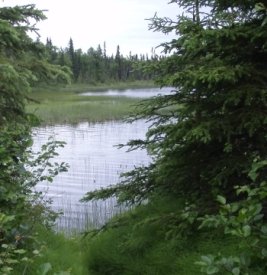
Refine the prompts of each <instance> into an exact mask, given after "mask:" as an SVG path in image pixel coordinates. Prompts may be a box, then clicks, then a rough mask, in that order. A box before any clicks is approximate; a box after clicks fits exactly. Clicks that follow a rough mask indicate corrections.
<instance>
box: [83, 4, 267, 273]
mask: <svg viewBox="0 0 267 275" xmlns="http://www.w3.org/2000/svg"><path fill="white" fill-rule="evenodd" d="M171 3H172V4H174V5H178V6H179V7H180V8H182V9H183V10H184V12H183V13H181V14H180V15H179V16H178V17H177V20H175V21H173V20H172V19H169V18H158V17H157V16H155V17H154V18H153V19H152V21H151V28H152V29H154V30H157V31H163V32H164V33H168V32H171V31H175V32H176V34H177V39H175V40H172V41H171V42H168V43H166V44H164V47H165V51H166V52H168V53H171V56H170V57H168V58H166V59H164V60H161V61H160V62H159V63H157V64H152V65H151V66H149V68H148V70H151V71H153V72H154V73H156V75H157V76H158V77H157V83H158V84H160V85H162V86H172V87H175V88H174V92H173V94H172V95H168V96H162V97H157V98H155V99H153V100H150V101H147V102H144V103H143V104H142V105H141V106H140V111H139V114H138V115H137V116H135V117H134V118H133V119H139V118H145V119H149V120H151V121H153V123H154V124H153V127H152V128H150V130H149V131H148V133H147V138H146V140H143V141H140V140H136V141H131V142H129V145H130V146H131V147H132V148H135V147H141V148H146V149H147V150H148V151H149V153H150V154H151V155H152V157H153V159H154V162H153V163H152V164H151V165H150V166H148V167H141V168H137V169H135V170H133V171H132V172H130V173H127V174H126V175H125V176H126V180H124V181H123V182H122V183H120V184H118V185H116V186H111V187H110V188H108V189H104V190H100V191H95V192H90V193H88V194H87V196H86V198H85V200H90V199H99V198H106V197H109V196H114V195H115V196H117V197H119V199H120V201H123V202H128V203H134V204H136V203H137V204H138V203H142V202H144V201H146V202H147V207H150V205H151V203H155V197H156V198H157V197H158V196H159V195H160V196H167V197H172V198H173V196H175V198H176V201H177V204H179V205H180V206H181V208H180V209H178V210H177V209H176V210H175V208H172V209H170V211H169V212H167V213H160V212H158V215H157V216H156V217H155V216H153V217H150V216H148V217H146V218H145V219H143V220H142V221H139V222H137V223H136V227H137V228H139V227H141V226H144V224H146V223H147V224H150V226H151V223H152V224H153V223H154V224H155V223H156V222H157V223H158V227H157V226H156V228H154V230H152V231H153V233H152V232H150V233H151V234H154V235H155V232H156V231H157V230H160V231H162V232H164V233H163V235H162V236H161V238H164V236H165V238H168V237H169V236H170V235H171V236H172V238H171V240H169V241H171V242H172V244H173V247H172V252H173V253H174V254H175V253H176V255H177V257H178V254H177V250H178V249H179V241H180V240H181V238H182V239H185V238H186V237H189V236H190V234H192V231H193V232H194V231H197V230H210V228H211V229H213V231H212V230H211V231H210V232H213V234H215V233H214V232H220V233H221V234H225V238H227V236H228V235H229V236H235V237H236V240H238V242H239V244H240V251H239V252H237V251H236V252H235V253H232V254H231V255H229V254H228V255H227V254H224V252H223V251H222V250H221V249H220V248H219V247H218V249H217V252H218V253H219V252H220V251H221V253H219V254H218V253H217V252H215V253H213V255H203V257H202V258H200V259H199V261H198V264H199V265H200V267H201V271H202V272H206V273H207V274H215V273H220V274H228V273H229V274H264V273H266V270H267V266H266V256H267V253H266V251H267V250H266V234H267V230H266V228H267V227H266V209H265V207H266V196H267V193H266V182H265V180H266V179H265V177H266V153H267V151H266V148H267V146H266V110H267V105H266V96H267V93H266V83H267V74H266V58H267V51H266V38H267V37H266V36H267V32H266V8H265V4H264V3H258V2H257V1H221V0H213V1H205V0H203V1H199V0H184V1H177V0H172V1H171ZM123 222H125V223H127V219H126V218H125V219H124V221H123V220H122V221H121V224H122V225H123V224H124V223H123ZM119 224H120V223H119ZM160 225H161V226H160ZM116 226H117V225H116ZM147 228H149V225H148V227H147ZM107 231H109V232H110V233H104V234H102V237H101V234H100V235H99V246H97V249H100V248H101V246H102V243H101V241H103V242H104V238H105V234H113V233H112V232H114V234H116V233H115V232H116V231H117V229H116V228H114V229H108V230H107ZM194 234H195V235H197V234H198V233H197V232H196V233H194ZM155 236H156V235H155ZM139 238H140V236H138V235H135V234H132V235H131V234H130V235H129V236H127V237H121V238H120V240H118V242H117V243H116V247H117V249H118V248H119V247H120V248H121V247H124V248H125V250H124V255H125V254H127V253H136V254H135V255H136V257H135V258H134V259H135V260H136V261H137V262H138V263H139V262H140V261H139V257H140V254H139V253H142V252H141V251H140V246H141V245H142V244H140V243H139V242H138V240H139ZM156 238H158V237H156ZM158 239H159V238H158ZM129 242H130V244H129ZM114 243H115V242H114ZM103 245H104V244H103ZM114 245H115V244H114ZM187 245H188V244H187ZM166 247H167V245H166ZM112 249H113V248H112ZM131 249H133V251H130V250H131ZM146 250H147V251H146V253H147V252H149V251H150V252H151V251H154V250H153V247H150V245H149V244H148V245H147V247H146ZM175 251H176V252H175ZM94 253H97V251H96V250H95V251H94ZM203 253H204V254H205V251H204V250H203ZM131 255H132V254H131ZM101 260H103V258H101V257H99V258H98V259H96V262H91V264H90V266H89V269H90V270H92V271H94V272H96V273H95V274H100V273H101V272H102V274H105V272H106V274H108V272H107V270H108V268H109V267H110V268H111V270H112V274H116V272H117V273H120V268H121V266H120V265H117V266H114V265H113V264H112V263H110V265H109V264H107V267H106V269H105V270H106V271H103V270H101V272H99V269H97V268H96V266H97V263H98V264H99V265H100V262H101ZM157 272H158V273H159V274H163V273H164V272H163V271H161V270H160V268H159V269H158V270H157ZM157 272H156V271H155V273H157ZM122 273H123V272H122ZM124 273H125V274H134V273H131V272H130V271H129V272H128V273H127V272H124ZM167 273H168V272H167ZM93 274H94V273H93ZM169 274H179V271H176V272H175V271H173V272H170V273H169Z"/></svg>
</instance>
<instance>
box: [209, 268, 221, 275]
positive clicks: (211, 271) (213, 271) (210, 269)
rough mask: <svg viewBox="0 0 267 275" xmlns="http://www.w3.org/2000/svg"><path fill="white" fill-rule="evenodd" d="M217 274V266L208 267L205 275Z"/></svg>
mask: <svg viewBox="0 0 267 275" xmlns="http://www.w3.org/2000/svg"><path fill="white" fill-rule="evenodd" d="M218 272H219V268H218V267H217V266H209V267H208V268H207V274H216V273H218Z"/></svg>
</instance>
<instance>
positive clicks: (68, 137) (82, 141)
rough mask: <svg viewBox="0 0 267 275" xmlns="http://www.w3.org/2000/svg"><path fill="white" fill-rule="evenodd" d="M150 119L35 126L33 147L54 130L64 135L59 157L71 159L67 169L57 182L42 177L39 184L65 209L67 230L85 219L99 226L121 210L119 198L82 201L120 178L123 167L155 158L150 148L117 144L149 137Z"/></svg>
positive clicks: (61, 225) (78, 226) (55, 204)
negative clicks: (49, 181) (137, 148)
mask: <svg viewBox="0 0 267 275" xmlns="http://www.w3.org/2000/svg"><path fill="white" fill-rule="evenodd" d="M147 127H148V125H147V124H146V123H145V121H138V122H135V123H133V124H127V123H125V122H105V123H94V124H90V123H87V122H86V123H80V124H78V125H76V126H71V125H56V126H47V127H41V128H37V129H35V130H34V149H35V150H38V149H39V148H40V147H41V145H42V144H44V143H45V142H46V141H47V140H48V138H49V137H50V136H53V137H54V138H55V140H60V141H65V142H66V143H67V144H66V145H65V147H64V148H60V149H59V150H58V153H59V157H57V158H56V159H55V161H57V162H67V163H68V164H69V165H70V168H69V170H68V172H67V173H61V174H60V175H58V176H57V177H56V178H55V180H54V182H53V183H41V184H39V185H38V187H37V190H40V191H43V192H46V193H47V194H46V196H47V197H48V198H51V199H52V200H53V205H52V206H53V209H54V210H59V211H61V210H62V211H63V213H64V214H63V216H61V218H60V219H59V221H58V226H59V228H64V229H65V230H66V229H67V230H72V229H82V228H84V226H85V225H86V224H89V225H91V224H92V225H93V226H99V225H101V224H103V223H104V222H105V221H106V220H107V219H109V218H110V217H111V216H113V215H114V214H116V213H117V212H120V211H121V209H120V208H118V207H116V202H115V201H114V200H107V201H105V202H91V203H86V204H85V203H80V202H79V200H80V199H81V198H82V197H83V196H84V194H85V193H86V192H88V191H92V190H95V189H99V188H101V187H106V186H108V185H111V184H116V183H117V182H118V181H119V176H120V173H122V172H126V171H129V170H131V169H133V168H134V166H140V165H144V164H147V163H148V162H149V161H150V158H149V156H148V155H147V153H146V152H145V151H142V150H136V151H132V152H126V148H123V149H118V148H117V147H115V146H114V145H117V144H122V143H124V144H125V143H126V142H127V141H129V140H130V139H139V138H143V137H145V133H146V131H147Z"/></svg>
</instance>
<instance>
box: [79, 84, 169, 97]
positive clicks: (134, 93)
mask: <svg viewBox="0 0 267 275" xmlns="http://www.w3.org/2000/svg"><path fill="white" fill-rule="evenodd" d="M171 91H172V88H168V87H166V88H161V89H159V88H145V89H126V90H107V91H99V92H98V91H97V92H85V93H82V94H81V95H82V96H121V97H132V98H149V97H153V96H157V95H165V94H170V93H171Z"/></svg>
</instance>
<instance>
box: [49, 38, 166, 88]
mask: <svg viewBox="0 0 267 275" xmlns="http://www.w3.org/2000/svg"><path fill="white" fill-rule="evenodd" d="M45 47H46V52H47V55H48V60H49V62H50V63H51V64H54V65H61V66H67V67H69V68H70V70H71V72H72V75H73V80H74V82H79V83H91V84H92V83H103V82H111V81H134V80H151V79H153V77H154V75H153V74H152V73H151V72H145V70H143V69H141V68H144V67H146V65H149V64H151V62H157V61H158V60H160V59H162V58H164V56H159V55H157V54H155V51H153V50H152V53H151V55H150V56H148V54H146V55H144V54H141V55H137V54H134V55H133V54H132V53H131V52H130V53H129V55H128V56H126V57H125V56H123V55H122V54H121V53H120V46H119V45H118V46H117V51H116V55H115V56H114V55H113V54H112V55H111V56H108V55H107V53H106V43H104V44H103V47H101V46H100V45H98V47H97V49H94V48H93V47H90V48H89V49H88V51H87V52H86V53H85V52H83V51H82V50H81V49H75V48H74V43H73V40H72V39H71V38H70V40H69V44H68V47H66V48H65V49H62V48H61V49H59V48H57V47H55V46H54V45H53V43H52V41H51V39H47V41H46V45H45Z"/></svg>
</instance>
